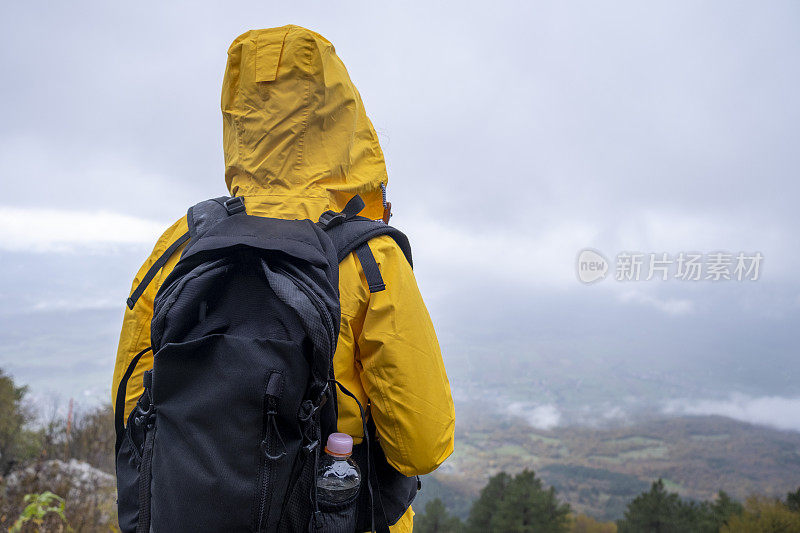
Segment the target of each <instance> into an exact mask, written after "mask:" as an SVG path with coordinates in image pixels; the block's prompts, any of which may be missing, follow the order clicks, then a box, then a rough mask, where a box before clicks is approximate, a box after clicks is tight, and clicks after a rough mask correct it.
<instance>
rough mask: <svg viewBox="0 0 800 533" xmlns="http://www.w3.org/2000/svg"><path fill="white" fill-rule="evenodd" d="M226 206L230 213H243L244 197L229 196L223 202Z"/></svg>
mask: <svg viewBox="0 0 800 533" xmlns="http://www.w3.org/2000/svg"><path fill="white" fill-rule="evenodd" d="M222 205H224V206H225V210H226V211H227V212H228V215H231V216H233V215H236V214H238V213H243V212H244V211H245V209H244V198H242V197H241V196H234V197H233V198H228V199H227V200H225V202H223V204H222Z"/></svg>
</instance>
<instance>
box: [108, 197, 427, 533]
mask: <svg viewBox="0 0 800 533" xmlns="http://www.w3.org/2000/svg"><path fill="white" fill-rule="evenodd" d="M363 207H364V203H363V201H362V200H361V198H360V197H358V196H355V197H353V199H352V200H351V201H350V202H348V204H347V206H346V207H345V209H344V210H343V211H342V212H341V213H336V212H332V211H328V212H326V213H324V214H323V215H322V217H321V218H320V221H319V222H317V223H314V222H312V221H310V220H281V219H273V218H265V217H257V216H250V215H247V214H246V213H245V209H244V202H243V200H242V199H241V198H236V197H234V198H228V197H223V198H216V199H213V200H207V201H205V202H201V203H199V204H197V205H195V206H193V207H192V208H190V209H189V211H188V215H187V221H188V226H189V231H188V232H187V233H186V234H185V235H183V236H182V237H181V238H180V239H178V240H177V241H176V242H175V243H173V244H172V245H171V246H170V247H169V248H168V249H167V250H166V251H165V252H164V254H163V255H162V256H161V257H160V258H159V259H158V260H157V261H156V263H155V264H154V265H153V266H152V268H150V270H149V271H148V272H147V274H146V275H145V277H144V278H143V279H142V281H141V283H140V284H139V286H138V287H137V288H136V289H135V290H134V292H133V294H132V295H131V297H130V298H129V299H128V306H129V307H130V308H131V309H132V308H133V307H134V305H135V304H136V301H137V300H138V298H139V297H140V296H141V294H142V293H143V292H144V290H145V289H146V287H147V285H148V284H149V283H150V281H151V280H152V279H153V277H154V276H155V275H156V274H157V273H158V271H159V270H160V269H161V268H162V267H163V266H164V264H165V263H166V261H167V260H168V259H169V257H170V256H171V255H172V254H173V253H175V251H176V250H177V249H178V248H179V247H180V246H181V245H183V244H184V243H186V242H187V241H188V244H187V246H186V247H185V248H184V250H183V253H182V255H181V257H180V260H179V261H178V263H177V264H176V266H175V268H174V269H173V271H172V272H171V273H170V275H169V276H168V277H167V278H166V280H164V283H163V284H162V285H161V287H160V289H159V291H158V293H157V295H156V297H155V302H154V310H153V318H152V322H151V343H152V346H151V347H150V348H148V349H146V350H144V351H143V352H141V353H139V354H137V355H136V357H135V358H134V359H133V361H132V362H131V364H130V365H129V367H128V369H127V371H126V373H125V375H124V376H123V379H122V381H121V383H120V385H119V389H118V391H117V397H116V405H115V413H116V420H115V425H116V431H117V443H116V459H117V464H116V468H117V487H118V512H119V524H120V529H121V530H122V531H123V532H124V533H129V532H134V531H136V532H138V533H149V532H150V531H153V532H155V533H162V532H168V533H175V532H182V531H186V532H205V531H208V532H236V531H254V532H262V531H267V532H273V531H281V532H283V531H287V532H307V531H333V532H339V531H342V532H344V531H367V530H372V531H384V532H385V531H388V526H389V525H391V524H393V523H395V522H396V521H397V520H398V519H399V518H400V516H402V514H403V513H404V512H405V510H406V509H407V508H408V506H409V505H410V504H411V502H412V500H413V499H414V496H415V495H416V492H417V490H418V488H419V482H418V480H417V479H416V478H407V477H405V476H402V475H401V474H400V473H399V472H397V471H396V470H394V469H393V468H392V467H391V466H390V465H389V464H388V463H387V462H386V460H385V457H384V456H383V454H382V451H381V450H380V446H379V445H378V443H377V442H376V441H375V440H374V438H375V431H374V426H370V425H368V416H365V413H364V407H363V406H361V405H360V404H359V408H360V409H361V411H362V420H364V431H365V437H366V438H365V439H364V442H363V443H362V444H361V445H358V446H356V447H355V450H354V459H355V460H356V461H357V462H358V464H359V466H360V468H361V472H362V483H361V490H360V492H359V493H358V495H357V496H356V497H355V498H354V499H353V501H351V502H346V503H345V504H340V505H338V506H336V507H335V508H325V506H324V505H323V504H322V502H320V501H318V499H317V497H316V484H315V475H316V470H317V461H318V458H319V456H320V453H321V448H322V447H323V446H324V442H325V440H326V439H327V436H328V435H329V434H330V433H332V432H334V431H336V418H337V411H336V394H335V387H337V386H338V387H339V388H340V390H342V392H343V393H344V394H346V395H348V396H350V397H353V396H352V395H351V394H350V393H349V391H346V390H345V389H344V388H343V387H342V386H341V385H340V384H338V383H337V382H336V381H335V380H334V376H333V367H332V360H333V353H334V351H335V349H336V343H337V338H338V334H339V321H340V309H339V295H338V264H339V262H340V261H341V260H342V259H344V258H345V257H346V256H347V255H348V254H349V253H350V252H355V253H356V255H357V256H358V258H359V261H360V262H361V265H362V269H363V271H364V274H365V277H366V278H367V281H368V284H369V289H370V291H371V292H377V291H381V290H383V289H384V288H385V287H384V284H383V280H382V278H381V274H380V271H379V269H378V266H377V264H376V262H375V258H374V257H373V255H372V252H371V251H370V249H369V245H368V242H369V240H370V239H371V238H373V237H376V236H379V235H390V236H391V237H392V238H393V239H394V240H395V241H396V242H397V244H398V245H399V246H400V248H401V249H402V250H403V252H404V254H405V255H406V258H407V259H408V261H409V263H410V262H411V253H410V249H409V246H408V240H407V239H406V237H405V236H404V235H403V234H402V233H401V232H399V231H398V230H396V229H394V228H392V227H391V226H388V225H386V224H384V223H383V222H381V221H373V220H369V219H366V218H364V217H360V216H357V215H358V213H359V212H360V211H361V209H363ZM149 350H152V351H153V353H154V364H153V369H152V370H149V371H147V372H146V373H145V375H144V376H145V377H144V393H143V394H142V396H141V398H140V399H139V400H138V402H137V405H136V407H135V409H134V410H133V411H132V412H131V414H130V416H129V417H128V420H127V424H125V421H124V420H123V412H124V404H125V391H126V387H127V382H128V379H129V378H130V375H131V374H132V373H133V371H134V369H135V367H136V364H137V363H138V361H139V359H140V358H141V356H142V355H143V354H144V353H147V352H148V351H149ZM353 399H355V397H353ZM370 430H372V431H370ZM370 442H371V445H370Z"/></svg>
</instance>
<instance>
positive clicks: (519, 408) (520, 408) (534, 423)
mask: <svg viewBox="0 0 800 533" xmlns="http://www.w3.org/2000/svg"><path fill="white" fill-rule="evenodd" d="M508 413H509V414H510V415H512V416H518V417H520V418H523V419H524V420H525V421H526V422H528V424H530V425H531V427H534V428H536V429H552V428H554V427H556V426H558V425H559V424H560V423H561V412H560V411H559V410H558V408H557V407H556V406H555V405H551V404H545V405H533V404H530V403H524V402H513V403H511V404H509V406H508Z"/></svg>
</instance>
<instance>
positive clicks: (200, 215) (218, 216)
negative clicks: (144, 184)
mask: <svg viewBox="0 0 800 533" xmlns="http://www.w3.org/2000/svg"><path fill="white" fill-rule="evenodd" d="M244 212H245V209H244V199H243V198H241V197H238V196H235V197H233V198H231V197H229V196H220V197H219V198H212V199H211V200H204V201H202V202H200V203H198V204H195V205H193V206H192V207H190V208H189V210H188V211H187V213H186V223H187V225H188V226H189V231H187V232H186V233H184V234H183V235H181V236H180V237H178V239H177V240H176V241H175V242H173V243H172V244H170V245H169V247H168V248H167V249H166V250H164V253H162V254H161V256H159V258H158V259H156V262H155V263H153V265H152V266H151V267H150V269H149V270H148V271H147V273H146V274H145V275H144V277H143V278H142V281H140V282H139V284H138V285H137V286H136V288H135V289H134V290H133V293H132V294H131V295H130V297H129V298H128V300H127V302H126V303H127V304H128V307H129V308H130V309H133V307H134V306H135V305H136V302H137V301H138V300H139V298H140V297H141V296H142V294H143V293H144V291H145V290H146V289H147V287H148V285H150V282H151V281H153V278H154V277H155V276H156V274H158V271H159V270H161V269H162V268H163V267H164V265H165V264H167V261H169V258H170V257H172V254H174V253H175V251H176V250H177V249H178V248H180V247H181V245H183V244H184V243H185V242H187V241H189V240H192V239H193V240H197V239H198V238H199V237H201V236H202V235H203V234H204V233H205V232H207V231H208V230H209V229H210V228H211V227H212V226H213V225H214V224H216V223H217V222H219V221H220V220H222V219H224V218H227V217H229V216H231V215H235V214H237V213H244ZM187 248H188V246H187V247H186V248H184V251H185V250H186V249H187Z"/></svg>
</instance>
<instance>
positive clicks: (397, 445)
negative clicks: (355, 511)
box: [357, 237, 455, 476]
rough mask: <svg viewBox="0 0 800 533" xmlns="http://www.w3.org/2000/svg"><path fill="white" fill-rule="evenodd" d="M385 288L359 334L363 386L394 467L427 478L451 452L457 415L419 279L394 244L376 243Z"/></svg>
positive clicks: (386, 239)
mask: <svg viewBox="0 0 800 533" xmlns="http://www.w3.org/2000/svg"><path fill="white" fill-rule="evenodd" d="M370 248H371V249H372V251H373V255H374V256H375V260H376V262H377V263H378V265H379V267H380V271H381V275H382V276H383V280H384V283H385V284H386V289H385V290H383V291H380V292H376V293H372V294H370V295H369V297H368V302H367V305H366V311H365V313H364V315H363V323H362V328H361V331H360V332H359V334H358V354H357V358H358V360H359V361H360V363H361V366H362V368H363V371H362V373H361V381H362V384H363V385H364V389H365V391H366V392H367V395H368V396H369V398H370V403H371V413H372V416H373V418H374V420H375V425H376V428H377V430H378V437H379V439H380V443H381V447H382V448H383V451H384V453H385V454H386V459H387V460H388V462H389V463H390V464H391V465H392V466H393V467H394V468H396V469H397V470H398V471H399V472H400V473H402V474H404V475H406V476H412V475H421V474H427V473H428V472H431V471H433V470H434V469H436V468H437V467H438V466H439V465H440V464H441V463H442V462H443V461H444V460H445V459H446V458H447V457H448V456H449V455H450V454H451V453H452V452H453V444H454V436H453V435H454V430H455V408H454V406H453V399H452V396H451V394H450V384H449V382H448V380H447V374H446V373H445V368H444V362H443V361H442V354H441V351H440V349H439V343H438V341H437V339H436V333H435V332H434V329H433V324H432V323H431V319H430V316H429V315H428V310H427V308H426V307H425V303H424V302H423V301H422V296H421V295H420V292H419V289H418V287H417V282H416V279H415V278H414V273H413V271H412V270H411V266H410V265H409V264H408V261H406V259H405V257H404V256H403V253H402V251H401V250H400V248H399V247H398V246H397V245H396V244H395V243H394V241H393V240H392V239H391V238H390V237H381V238H378V239H374V240H373V241H371V242H370Z"/></svg>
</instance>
